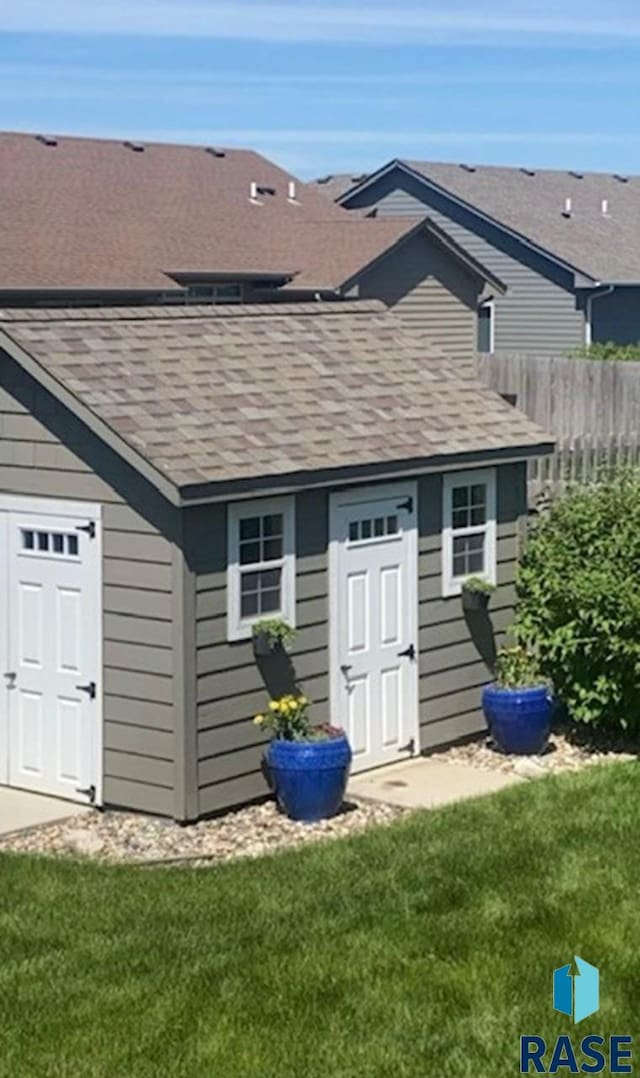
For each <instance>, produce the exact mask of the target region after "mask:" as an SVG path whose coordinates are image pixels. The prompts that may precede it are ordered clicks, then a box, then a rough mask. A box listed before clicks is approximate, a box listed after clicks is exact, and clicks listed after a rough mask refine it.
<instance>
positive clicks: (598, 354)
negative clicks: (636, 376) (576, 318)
mask: <svg viewBox="0 0 640 1078" xmlns="http://www.w3.org/2000/svg"><path fill="white" fill-rule="evenodd" d="M567 355H569V356H572V357H573V358H574V359H613V360H619V361H621V362H623V363H625V362H626V363H628V362H630V361H633V360H640V341H636V342H635V344H616V342H615V341H596V343H595V344H581V345H580V346H579V347H578V348H572V349H571V351H570V352H568V353H567Z"/></svg>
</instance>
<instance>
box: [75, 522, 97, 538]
mask: <svg viewBox="0 0 640 1078" xmlns="http://www.w3.org/2000/svg"><path fill="white" fill-rule="evenodd" d="M76 531H77V532H86V533H87V535H88V536H89V538H90V539H95V537H96V526H95V524H94V522H93V521H92V520H90V521H89V523H88V524H76Z"/></svg>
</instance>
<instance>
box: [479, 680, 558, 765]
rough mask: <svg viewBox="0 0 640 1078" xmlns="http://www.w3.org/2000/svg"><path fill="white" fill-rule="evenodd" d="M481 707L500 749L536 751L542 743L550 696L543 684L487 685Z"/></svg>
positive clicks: (548, 721)
mask: <svg viewBox="0 0 640 1078" xmlns="http://www.w3.org/2000/svg"><path fill="white" fill-rule="evenodd" d="M482 708H483V711H484V715H485V718H486V720H487V725H488V727H489V730H490V733H491V736H492V737H493V739H494V741H495V742H496V744H497V745H498V747H499V748H501V749H502V751H503V752H508V753H517V754H519V755H521V756H524V755H537V754H538V753H540V752H542V751H543V749H544V748H545V747H546V744H547V740H548V738H549V730H550V728H551V713H552V711H553V699H552V697H551V693H550V692H549V690H548V689H547V688H546V687H545V686H544V685H540V686H536V687H535V688H532V689H500V688H498V686H497V685H487V686H486V688H485V689H484V691H483V693H482Z"/></svg>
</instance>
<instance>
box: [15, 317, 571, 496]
mask: <svg viewBox="0 0 640 1078" xmlns="http://www.w3.org/2000/svg"><path fill="white" fill-rule="evenodd" d="M0 346H2V347H4V349H5V350H6V351H8V352H9V353H10V354H11V355H12V356H13V357H14V358H15V359H16V360H17V361H18V362H19V363H21V364H22V365H23V366H24V367H25V368H26V369H27V370H28V371H29V372H30V373H31V374H33V376H34V377H36V378H39V379H40V380H44V384H46V385H47V387H48V388H49V389H51V391H52V392H54V393H55V394H58V395H62V399H64V401H65V403H67V404H69V406H70V407H72V408H74V409H75V410H76V411H78V413H79V414H80V415H81V416H82V418H84V419H85V420H87V417H89V419H91V418H92V417H94V418H95V419H97V420H98V421H99V422H100V423H101V424H102V425H104V427H105V428H106V429H109V430H110V431H112V432H113V433H114V434H115V435H116V436H117V438H118V439H119V440H120V441H121V443H122V445H123V446H126V447H128V448H129V449H130V450H131V451H133V453H134V454H137V455H138V456H139V458H140V459H141V460H144V461H145V462H146V463H147V464H150V465H151V466H152V467H153V469H155V471H156V472H157V474H158V475H159V476H162V477H163V478H164V479H165V480H168V481H169V482H170V483H171V484H173V486H174V487H175V488H178V489H181V490H183V492H184V488H189V487H202V485H207V484H218V485H220V484H221V485H223V486H224V485H225V484H226V485H227V486H228V485H229V484H233V483H238V482H240V483H241V482H246V481H249V480H251V481H255V480H260V481H261V482H262V483H264V482H267V481H268V482H270V483H271V484H272V485H273V486H278V485H282V484H283V483H284V481H285V480H286V481H287V482H289V483H293V484H294V485H298V486H302V485H305V482H308V480H309V476H310V475H312V474H313V473H318V472H332V471H339V470H341V469H354V468H365V469H366V468H374V467H376V466H385V467H387V468H389V467H390V466H392V465H393V466H398V468H401V467H406V466H407V465H408V464H409V463H411V465H412V468H413V467H417V466H421V467H425V466H427V465H429V464H436V463H437V462H438V461H443V459H444V458H447V457H452V456H453V457H457V456H459V455H464V454H484V455H488V456H490V455H491V454H492V453H495V452H504V451H505V450H513V451H514V452H516V454H517V453H520V455H527V454H528V453H531V452H532V451H533V447H536V446H543V447H544V446H545V445H546V446H547V447H548V446H549V444H550V443H551V439H550V438H549V436H548V435H546V434H544V432H543V431H542V430H541V429H540V428H538V427H537V426H536V425H535V424H534V423H532V422H531V421H530V420H529V419H527V418H526V417H525V416H524V415H523V414H522V413H520V412H518V411H517V410H516V409H514V408H512V407H511V406H510V405H509V404H506V403H505V402H504V401H503V400H502V399H501V398H500V397H499V396H498V395H497V394H496V393H494V392H493V391H491V390H489V389H487V388H485V387H484V386H483V385H481V384H480V383H479V382H478V381H476V380H475V378H471V377H467V378H465V377H462V376H459V375H458V374H457V373H456V368H455V367H454V364H453V362H452V361H449V360H448V359H445V358H443V357H442V356H440V355H439V354H437V353H435V352H433V351H432V350H430V349H429V348H428V346H426V345H425V343H424V340H423V339H422V338H421V337H420V336H419V335H418V334H415V333H412V332H410V331H408V330H406V329H404V328H403V327H402V324H401V322H400V321H399V320H398V319H397V317H396V316H395V315H393V314H392V313H389V312H388V311H386V309H385V307H384V305H383V304H381V303H379V302H377V301H373V302H371V301H367V302H345V303H332V304H318V303H316V304H309V303H298V304H281V305H274V304H270V305H268V306H267V305H264V306H263V305H250V306H246V307H233V306H229V307H213V308H211V307H206V308H193V307H187V308H185V307H180V308H169V309H162V313H160V312H159V309H158V308H157V307H155V308H129V309H127V308H111V309H104V308H94V309H90V310H86V311H82V310H78V309H70V310H59V309H58V310H49V311H42V310H22V311H20V310H17V309H13V310H6V311H2V312H0ZM187 496H188V495H187Z"/></svg>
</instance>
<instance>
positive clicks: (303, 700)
mask: <svg viewBox="0 0 640 1078" xmlns="http://www.w3.org/2000/svg"><path fill="white" fill-rule="evenodd" d="M298 703H299V704H300V707H304V706H305V704H308V703H309V701H308V700H307V698H306V696H299V697H298Z"/></svg>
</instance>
